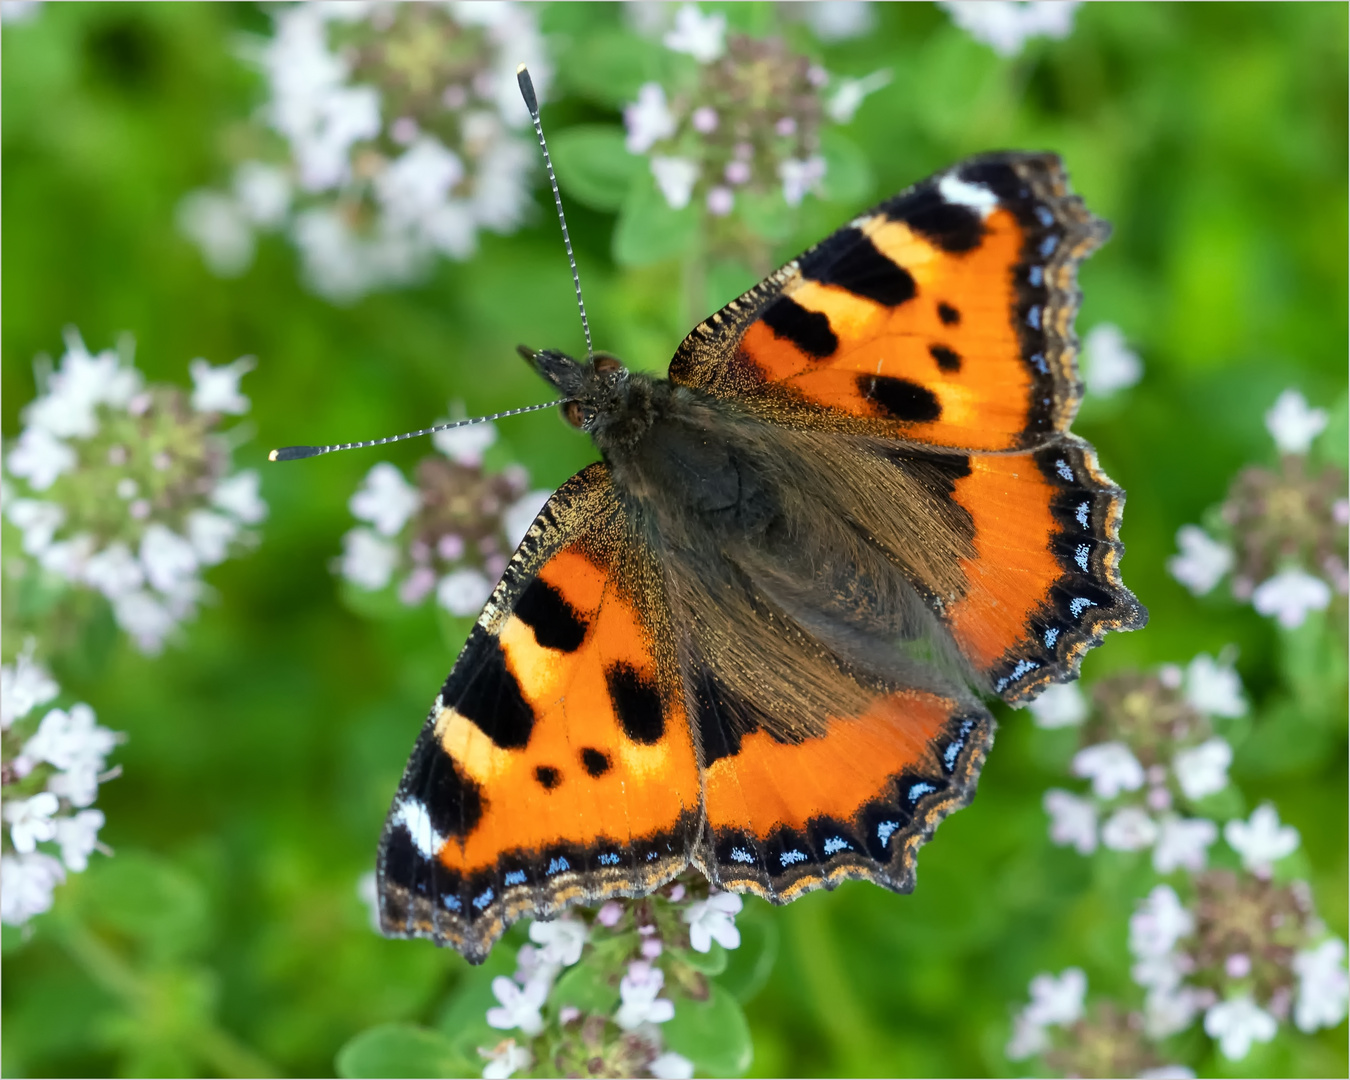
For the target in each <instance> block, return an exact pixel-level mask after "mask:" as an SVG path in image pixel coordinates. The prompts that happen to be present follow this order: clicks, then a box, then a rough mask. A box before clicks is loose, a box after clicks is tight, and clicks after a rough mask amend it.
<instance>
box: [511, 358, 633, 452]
mask: <svg viewBox="0 0 1350 1080" xmlns="http://www.w3.org/2000/svg"><path fill="white" fill-rule="evenodd" d="M518 351H519V353H520V355H521V356H523V357H524V358H525V359H526V360H527V361H528V362H529V364H530V365H531V366H532V367H533V368H534V370H535V371H537V372H539V374H540V375H542V376H543V377H544V378H545V379H546V380H548V382H549V383H550V384H552V386H553V387H554V388H555V389H556V390H557V391H558V393H559V394H561V395H562V396H563V398H564V399H565V400H564V401H563V404H562V414H563V419H564V420H566V421H567V422H568V423H569V424H571V425H572V426H573V427H574V428H580V429H581V430H582V431H594V430H595V426H596V423H597V422H598V421H599V419H600V418H601V417H602V416H605V415H609V414H613V413H614V412H615V411H616V410H617V409H618V408H619V407H620V405H621V404H622V402H623V399H624V396H625V394H624V391H625V389H626V385H627V382H628V369H627V368H626V367H624V366H623V364H622V363H620V362H619V360H618V359H617V358H616V357H613V356H611V355H610V354H609V353H596V354H595V356H594V357H592V358H591V360H589V361H586V360H575V359H573V358H572V357H570V356H568V355H567V354H566V353H562V352H558V351H557V350H556V349H540V350H539V351H537V352H536V351H535V350H534V349H531V348H528V347H527V346H524V345H521V346H520V347H519V349H518Z"/></svg>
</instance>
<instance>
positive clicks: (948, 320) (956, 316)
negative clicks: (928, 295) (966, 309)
mask: <svg viewBox="0 0 1350 1080" xmlns="http://www.w3.org/2000/svg"><path fill="white" fill-rule="evenodd" d="M938 318H939V319H941V320H942V325H943V326H955V325H956V324H957V323H959V322H960V321H961V313H960V312H959V311H957V310H956V308H954V307H952V306H951V304H944V303H940V304H938Z"/></svg>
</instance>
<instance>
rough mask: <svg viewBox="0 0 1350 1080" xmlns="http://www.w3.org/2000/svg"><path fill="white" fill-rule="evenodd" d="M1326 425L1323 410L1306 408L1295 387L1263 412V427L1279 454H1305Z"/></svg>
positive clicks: (1325, 416) (1305, 403) (1325, 415)
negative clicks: (1264, 421)
mask: <svg viewBox="0 0 1350 1080" xmlns="http://www.w3.org/2000/svg"><path fill="white" fill-rule="evenodd" d="M1326 426H1327V414H1326V410H1325V409H1310V408H1308V399H1307V398H1305V397H1304V396H1303V395H1302V394H1300V393H1299V392H1298V391H1297V390H1292V389H1291V390H1286V391H1285V392H1284V393H1283V394H1281V395H1280V396H1279V397H1278V398H1276V399H1275V404H1274V405H1272V406H1271V407H1270V409H1269V410H1268V411H1267V412H1266V430H1267V431H1269V432H1270V437H1271V438H1272V439H1274V440H1275V445H1276V446H1277V447H1279V450H1280V453H1282V454H1306V453H1307V452H1308V448H1309V447H1310V446H1312V442H1313V440H1314V439H1315V438H1317V436H1318V435H1320V434H1322V429H1323V428H1325V427H1326Z"/></svg>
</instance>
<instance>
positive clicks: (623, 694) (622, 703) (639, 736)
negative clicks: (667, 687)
mask: <svg viewBox="0 0 1350 1080" xmlns="http://www.w3.org/2000/svg"><path fill="white" fill-rule="evenodd" d="M605 682H606V683H607V684H608V685H609V696H610V700H611V701H613V702H614V711H615V712H616V713H618V714H619V723H621V724H622V725H623V731H624V734H625V735H627V736H628V737H629V738H630V739H632V740H633V741H634V742H636V743H643V744H644V745H646V746H650V745H652V744H653V743H655V742H659V741H660V739H661V736H662V735H664V734H665V733H666V717H665V714H664V713H663V712H662V709H661V692H660V691H659V690H658V689H657V688H656V684H655V683H654V682H652V681H651V680H650V679H648V678H646V677H645V676H644V675H643V674H642V673H641V672H640V671H638V670H637V669H636V668H634V667H631V666H630V665H628V664H623V663H619V664H615V665H614V666H613V667H611V668H610V669H609V670H607V671H606V672H605Z"/></svg>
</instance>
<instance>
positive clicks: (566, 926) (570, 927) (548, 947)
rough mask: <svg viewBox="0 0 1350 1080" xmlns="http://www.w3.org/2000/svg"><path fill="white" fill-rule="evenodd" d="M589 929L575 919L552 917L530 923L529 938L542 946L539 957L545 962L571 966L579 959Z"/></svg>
mask: <svg viewBox="0 0 1350 1080" xmlns="http://www.w3.org/2000/svg"><path fill="white" fill-rule="evenodd" d="M588 936H589V931H588V930H587V929H586V924H585V923H583V922H580V921H579V920H577V919H567V918H563V919H552V920H550V921H549V922H534V923H531V924H530V940H531V941H533V942H534V943H535V944H536V945H539V946H542V948H541V949H540V950H539V958H540V960H542V961H543V962H544V963H546V964H561V965H562V966H563V967H571V966H572V965H573V964H575V963H576V962H577V961H578V960H580V959H581V950H582V949H583V948H584V947H585V945H586V939H587V937H588Z"/></svg>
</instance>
